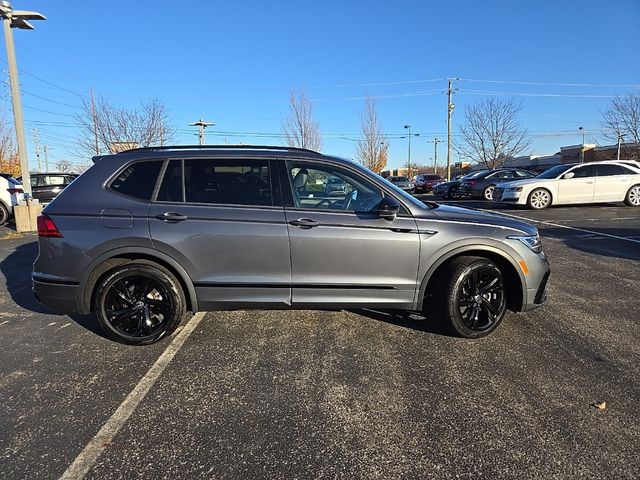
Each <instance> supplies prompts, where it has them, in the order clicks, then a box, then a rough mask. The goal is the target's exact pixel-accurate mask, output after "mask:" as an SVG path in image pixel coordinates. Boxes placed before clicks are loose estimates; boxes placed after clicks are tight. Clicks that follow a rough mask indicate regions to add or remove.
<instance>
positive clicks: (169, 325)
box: [94, 260, 186, 345]
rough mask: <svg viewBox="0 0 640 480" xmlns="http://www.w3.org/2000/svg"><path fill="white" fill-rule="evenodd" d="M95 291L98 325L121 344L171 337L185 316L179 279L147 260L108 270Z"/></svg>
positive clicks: (140, 343) (139, 343) (137, 343)
mask: <svg viewBox="0 0 640 480" xmlns="http://www.w3.org/2000/svg"><path fill="white" fill-rule="evenodd" d="M95 292H96V293H95V297H94V299H95V300H94V308H95V312H96V315H97V317H98V323H100V326H101V327H102V328H103V329H104V330H105V331H106V332H107V333H108V334H109V336H111V337H112V338H114V339H115V340H118V341H120V342H122V343H128V344H135V345H143V344H150V343H154V342H156V341H158V340H160V339H161V338H163V337H165V336H168V335H170V334H171V333H172V332H173V331H174V330H175V329H176V328H177V327H178V325H180V322H182V320H183V318H184V317H185V315H186V300H185V297H184V292H183V291H182V287H181V286H180V283H179V282H178V280H176V278H175V277H174V275H173V274H172V273H171V272H170V271H169V270H167V269H166V268H164V267H162V266H160V265H157V264H155V263H153V262H149V261H146V260H135V261H132V262H129V263H126V264H124V265H121V266H120V267H118V268H116V269H114V270H111V271H110V272H109V273H107V274H106V275H105V276H104V277H103V278H102V280H101V281H100V282H99V283H98V285H97V288H96V291H95Z"/></svg>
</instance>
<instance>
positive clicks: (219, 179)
mask: <svg viewBox="0 0 640 480" xmlns="http://www.w3.org/2000/svg"><path fill="white" fill-rule="evenodd" d="M272 164H273V162H271V161H269V160H264V159H254V160H251V159H249V160H246V159H219V158H215V159H207V158H203V159H189V160H184V161H183V160H171V161H169V162H168V165H167V168H166V171H165V174H164V177H163V180H162V183H161V185H160V189H159V191H158V194H157V198H156V201H155V202H153V203H152V205H151V208H150V210H149V226H150V231H151V238H152V240H153V244H154V247H155V248H156V249H158V250H160V251H163V252H164V253H166V254H167V255H169V256H170V257H173V258H175V259H176V260H178V262H179V263H180V264H181V265H182V266H183V267H184V268H185V269H186V270H187V273H188V274H189V276H190V277H191V280H192V281H193V284H194V287H195V289H196V294H197V296H198V303H199V305H200V308H201V309H202V310H214V309H218V308H234V307H236V306H238V305H250V306H253V307H262V308H282V307H286V306H288V305H289V304H290V299H291V287H290V283H291V269H290V256H289V236H288V231H287V225H286V223H285V215H284V209H283V207H282V202H281V196H280V192H279V190H278V187H277V186H278V185H279V181H278V179H277V177H276V178H275V182H274V178H272V176H273V175H275V174H274V173H273V171H274V170H273V168H272ZM183 168H184V173H183ZM183 179H184V182H183ZM274 185H275V187H274Z"/></svg>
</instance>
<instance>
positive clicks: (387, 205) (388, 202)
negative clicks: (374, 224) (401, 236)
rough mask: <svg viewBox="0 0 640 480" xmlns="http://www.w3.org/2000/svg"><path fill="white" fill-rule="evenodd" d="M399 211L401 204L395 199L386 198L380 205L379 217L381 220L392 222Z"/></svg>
mask: <svg viewBox="0 0 640 480" xmlns="http://www.w3.org/2000/svg"><path fill="white" fill-rule="evenodd" d="M399 211H400V204H399V203H398V201H397V200H396V199H395V198H392V197H384V198H383V199H382V200H380V203H379V204H378V215H379V216H380V218H384V219H385V220H388V221H390V222H392V221H393V220H395V219H396V216H398V212H399Z"/></svg>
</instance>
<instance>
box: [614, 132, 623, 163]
mask: <svg viewBox="0 0 640 480" xmlns="http://www.w3.org/2000/svg"><path fill="white" fill-rule="evenodd" d="M623 138H624V135H622V134H621V133H619V134H618V155H617V156H616V160H618V161H620V144H621V143H622V139H623Z"/></svg>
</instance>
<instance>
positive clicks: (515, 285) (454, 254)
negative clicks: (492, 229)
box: [417, 245, 527, 312]
mask: <svg viewBox="0 0 640 480" xmlns="http://www.w3.org/2000/svg"><path fill="white" fill-rule="evenodd" d="M463 256H465V257H466V256H473V257H484V258H488V259H489V260H492V261H493V262H494V263H495V264H496V265H497V266H498V268H499V269H500V271H501V272H502V274H503V276H504V280H505V290H506V293H507V308H508V309H509V310H511V311H514V312H519V311H522V308H523V306H524V299H525V298H526V294H527V291H526V281H525V279H524V276H523V274H522V272H521V270H520V269H519V268H518V265H517V263H516V261H515V260H514V259H513V258H512V257H511V255H509V254H508V253H506V252H504V251H502V250H500V249H498V248H495V247H491V246H488V245H483V246H472V245H469V246H467V247H459V248H456V249H453V250H451V251H449V252H447V253H445V254H444V255H442V256H441V257H440V258H438V260H437V261H436V262H434V263H433V265H431V267H429V269H428V270H427V273H426V274H425V275H424V277H423V279H422V282H421V284H420V291H419V295H418V301H417V307H418V310H422V309H423V307H424V304H425V299H426V297H427V295H428V293H429V292H430V291H432V287H433V281H434V280H435V279H436V278H437V276H438V273H440V272H441V271H442V269H443V268H444V267H445V265H447V264H448V263H449V262H450V261H452V260H453V259H455V258H459V257H463Z"/></svg>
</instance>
